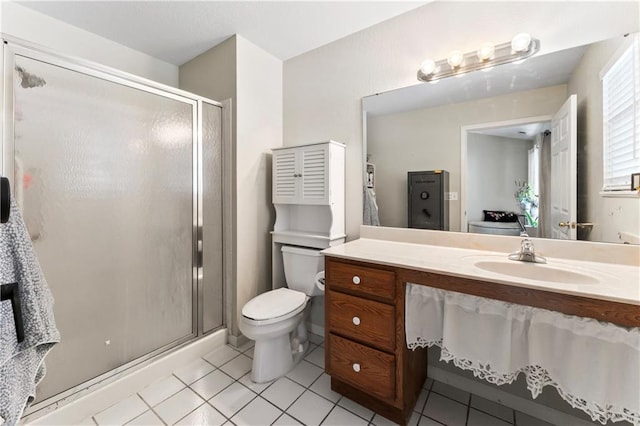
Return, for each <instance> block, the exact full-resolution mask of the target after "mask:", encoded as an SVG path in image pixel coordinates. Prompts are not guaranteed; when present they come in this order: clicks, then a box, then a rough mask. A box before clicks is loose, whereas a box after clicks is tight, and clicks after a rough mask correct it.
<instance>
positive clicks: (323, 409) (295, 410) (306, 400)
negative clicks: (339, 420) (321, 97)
mask: <svg viewBox="0 0 640 426" xmlns="http://www.w3.org/2000/svg"><path fill="white" fill-rule="evenodd" d="M332 408H333V404H332V403H331V402H329V401H327V400H326V399H324V398H323V397H321V396H318V395H316V394H315V393H313V392H311V391H306V392H305V393H303V394H302V396H301V397H300V398H298V400H297V401H296V402H294V403H293V405H292V406H291V408H289V409H288V410H287V413H289V414H290V415H292V416H293V417H295V418H296V419H298V420H300V421H301V422H302V423H304V424H307V425H319V424H320V422H322V420H323V419H324V418H325V417H326V415H327V414H329V411H331V409H332Z"/></svg>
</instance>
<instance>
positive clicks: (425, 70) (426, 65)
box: [420, 59, 436, 75]
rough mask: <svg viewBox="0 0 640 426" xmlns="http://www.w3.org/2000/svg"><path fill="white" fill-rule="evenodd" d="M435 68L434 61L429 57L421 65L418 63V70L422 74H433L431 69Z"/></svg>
mask: <svg viewBox="0 0 640 426" xmlns="http://www.w3.org/2000/svg"><path fill="white" fill-rule="evenodd" d="M435 69H436V63H435V62H434V61H433V60H431V59H427V60H425V61H424V62H423V63H422V65H420V71H422V74H424V75H429V74H433V71H435Z"/></svg>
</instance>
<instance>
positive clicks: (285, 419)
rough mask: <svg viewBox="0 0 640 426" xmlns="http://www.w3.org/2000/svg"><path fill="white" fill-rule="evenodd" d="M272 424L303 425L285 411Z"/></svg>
mask: <svg viewBox="0 0 640 426" xmlns="http://www.w3.org/2000/svg"><path fill="white" fill-rule="evenodd" d="M272 426H302V423H300V422H299V421H297V420H296V419H294V418H293V417H291V416H290V415H288V414H286V413H285V414H283V415H281V416H280V417H279V418H278V420H276V421H275V423H274V424H273V425H272Z"/></svg>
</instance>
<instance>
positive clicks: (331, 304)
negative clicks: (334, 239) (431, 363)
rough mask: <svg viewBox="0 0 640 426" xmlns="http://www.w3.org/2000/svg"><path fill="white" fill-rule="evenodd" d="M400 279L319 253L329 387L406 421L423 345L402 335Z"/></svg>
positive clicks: (421, 376) (421, 368)
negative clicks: (322, 268)
mask: <svg viewBox="0 0 640 426" xmlns="http://www.w3.org/2000/svg"><path fill="white" fill-rule="evenodd" d="M404 318H405V317H404V282H402V281H400V280H399V279H398V278H397V274H396V273H395V271H394V269H393V268H391V267H385V266H383V265H374V264H368V263H364V262H356V261H350V260H344V259H336V258H332V257H325V324H326V326H325V365H326V372H327V374H329V375H330V376H331V389H333V390H334V391H336V392H338V393H340V394H342V395H345V396H346V397H348V398H350V399H352V400H354V401H356V402H358V403H360V404H362V405H364V406H366V407H368V408H370V409H371V410H373V411H375V412H377V413H379V414H381V415H383V416H384V417H387V418H389V419H391V420H393V421H395V422H397V423H399V424H406V423H407V421H408V418H409V416H410V415H411V412H412V410H413V407H414V405H415V403H416V400H417V399H418V396H419V395H420V391H421V389H422V385H423V383H424V380H425V379H426V369H427V352H426V349H418V350H415V351H411V350H409V349H407V347H406V343H405V341H406V339H405V334H404Z"/></svg>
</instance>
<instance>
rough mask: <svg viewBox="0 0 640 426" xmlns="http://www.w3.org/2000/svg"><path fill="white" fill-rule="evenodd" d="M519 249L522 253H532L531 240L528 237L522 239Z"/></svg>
mask: <svg viewBox="0 0 640 426" xmlns="http://www.w3.org/2000/svg"><path fill="white" fill-rule="evenodd" d="M520 251H521V252H522V253H533V251H534V248H533V241H531V240H530V239H528V238H525V239H523V240H522V242H521V243H520Z"/></svg>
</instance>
